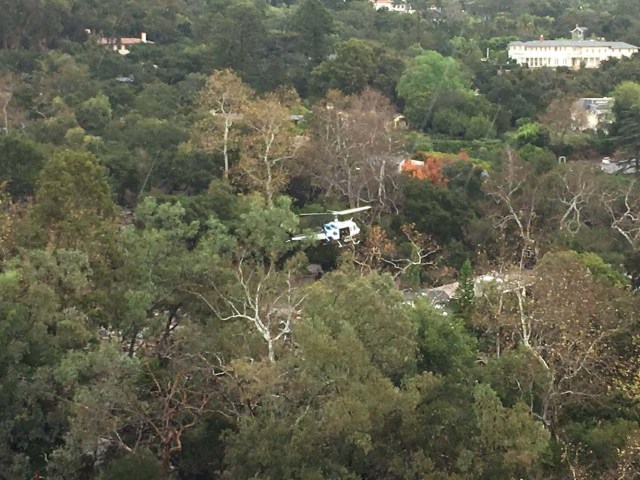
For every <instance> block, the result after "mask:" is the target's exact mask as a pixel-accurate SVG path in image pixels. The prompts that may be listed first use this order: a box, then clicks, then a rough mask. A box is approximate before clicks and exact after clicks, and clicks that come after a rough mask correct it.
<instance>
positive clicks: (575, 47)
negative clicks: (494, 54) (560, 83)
mask: <svg viewBox="0 0 640 480" xmlns="http://www.w3.org/2000/svg"><path fill="white" fill-rule="evenodd" d="M585 30H586V29H584V28H583V27H578V26H576V28H574V29H573V30H572V31H571V37H572V38H571V40H566V39H560V40H546V39H545V38H544V36H542V35H541V36H540V39H539V40H535V41H530V42H510V43H509V46H508V53H509V58H510V59H512V60H515V61H516V63H518V64H519V65H526V66H528V67H529V68H542V67H547V68H558V67H568V68H573V69H579V68H598V67H599V66H600V64H601V63H602V62H603V61H605V60H609V59H611V58H618V59H619V58H625V57H630V56H631V55H633V54H634V53H637V52H638V47H636V46H635V45H631V44H629V43H625V42H607V41H605V40H604V39H599V40H595V39H594V40H591V39H590V40H585V39H584V32H585Z"/></svg>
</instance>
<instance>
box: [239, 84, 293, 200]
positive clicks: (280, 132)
mask: <svg viewBox="0 0 640 480" xmlns="http://www.w3.org/2000/svg"><path fill="white" fill-rule="evenodd" d="M281 99H282V96H281V95H276V94H269V95H267V96H265V97H263V98H259V99H256V100H254V101H253V102H251V103H250V104H249V105H247V106H246V109H245V112H244V117H243V130H244V135H243V137H242V140H241V142H240V146H239V152H240V160H239V162H238V168H237V171H238V173H239V174H240V181H241V182H242V183H244V184H245V185H246V186H247V187H249V188H251V189H256V190H257V191H259V192H260V193H261V194H262V195H263V196H264V198H265V199H266V201H267V205H268V206H273V205H274V200H275V197H276V195H277V194H278V193H279V192H280V191H282V189H283V188H284V187H285V186H286V184H287V181H288V179H289V172H290V169H291V167H292V165H291V164H292V162H293V160H294V158H295V157H296V152H297V151H298V148H299V146H300V140H299V139H297V138H296V135H295V132H294V128H293V127H294V126H293V122H292V121H291V118H290V116H291V114H290V111H289V109H288V108H287V106H285V104H284V103H283V102H282V100H281Z"/></svg>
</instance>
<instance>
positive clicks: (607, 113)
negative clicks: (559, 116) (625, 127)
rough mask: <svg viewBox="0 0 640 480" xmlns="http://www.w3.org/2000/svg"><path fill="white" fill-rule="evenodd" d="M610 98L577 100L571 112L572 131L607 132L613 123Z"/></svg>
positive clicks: (611, 99) (611, 100) (612, 101)
mask: <svg viewBox="0 0 640 480" xmlns="http://www.w3.org/2000/svg"><path fill="white" fill-rule="evenodd" d="M613 104H614V99H613V98H612V97H593V98H579V99H578V100H577V101H576V102H575V104H574V106H573V109H572V112H571V123H572V128H573V130H580V131H583V130H596V129H601V130H605V131H606V130H607V129H608V127H609V125H610V124H611V123H612V122H613Z"/></svg>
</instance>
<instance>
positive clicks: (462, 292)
mask: <svg viewBox="0 0 640 480" xmlns="http://www.w3.org/2000/svg"><path fill="white" fill-rule="evenodd" d="M475 298H476V292H475V281H474V276H473V268H472V267H471V261H470V260H469V259H466V260H465V261H464V263H463V264H462V267H461V268H460V271H459V272H458V289H457V291H456V300H455V307H456V313H457V314H458V315H460V317H461V318H462V319H464V321H465V322H470V321H471V316H472V315H473V307H474V303H475Z"/></svg>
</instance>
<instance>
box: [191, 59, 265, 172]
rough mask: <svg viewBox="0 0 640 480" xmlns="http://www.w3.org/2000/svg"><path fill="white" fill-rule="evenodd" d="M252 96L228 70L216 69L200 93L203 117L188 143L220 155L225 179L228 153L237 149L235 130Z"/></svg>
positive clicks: (228, 165)
mask: <svg viewBox="0 0 640 480" xmlns="http://www.w3.org/2000/svg"><path fill="white" fill-rule="evenodd" d="M252 96H253V92H252V90H251V89H250V88H249V87H247V86H246V85H245V84H244V83H243V82H242V80H241V79H240V78H239V77H238V76H237V75H236V74H235V73H233V72H232V71H231V70H216V71H214V72H213V73H212V74H211V75H210V76H209V77H208V78H207V82H206V84H205V86H204V88H203V89H202V90H201V91H200V96H199V101H198V109H199V110H200V112H201V113H202V115H203V118H202V119H201V120H200V121H199V122H198V123H197V124H196V125H195V127H194V130H193V132H192V135H191V142H192V144H193V145H194V146H196V147H201V148H203V149H204V150H206V151H208V152H215V153H222V157H223V159H224V172H223V174H224V177H225V178H229V168H230V154H231V150H232V149H234V148H235V147H236V142H237V139H238V138H237V131H236V130H235V129H234V128H233V126H234V124H241V123H242V120H243V118H244V112H245V109H246V107H247V104H248V103H249V101H250V99H251V97H252Z"/></svg>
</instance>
